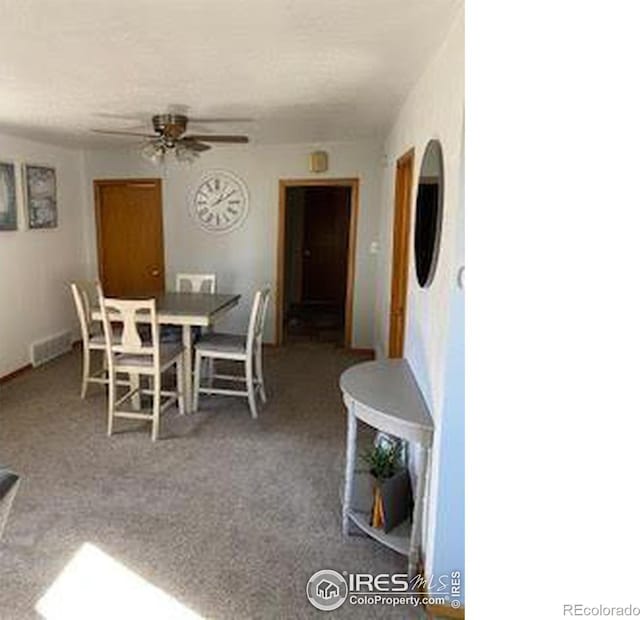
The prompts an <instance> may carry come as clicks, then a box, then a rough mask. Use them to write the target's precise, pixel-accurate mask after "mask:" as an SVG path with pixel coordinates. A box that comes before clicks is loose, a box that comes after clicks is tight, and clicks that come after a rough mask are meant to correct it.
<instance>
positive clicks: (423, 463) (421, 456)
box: [409, 444, 431, 579]
mask: <svg viewBox="0 0 640 620" xmlns="http://www.w3.org/2000/svg"><path fill="white" fill-rule="evenodd" d="M415 457H416V458H415V471H416V475H417V481H416V482H417V485H416V486H417V488H416V494H415V501H414V505H413V523H412V527H411V540H410V542H409V579H412V578H413V577H414V576H415V575H416V572H417V567H418V560H419V557H418V556H419V554H420V548H421V546H422V547H423V549H424V550H425V551H426V548H425V545H426V541H422V545H421V544H420V542H421V538H422V531H423V530H424V527H425V525H427V524H426V521H423V516H424V515H425V511H426V509H427V508H428V501H429V498H428V488H429V487H428V484H429V482H428V481H429V479H428V476H429V475H430V466H431V448H430V447H429V448H425V446H423V445H420V444H419V445H418V446H417V447H416V452H415ZM429 568H430V567H427V566H425V571H428V570H429ZM424 577H425V578H428V576H427V575H424Z"/></svg>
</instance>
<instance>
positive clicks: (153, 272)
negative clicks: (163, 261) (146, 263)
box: [151, 267, 160, 278]
mask: <svg viewBox="0 0 640 620" xmlns="http://www.w3.org/2000/svg"><path fill="white" fill-rule="evenodd" d="M151 275H152V276H153V277H154V278H157V277H158V276H159V275H160V270H159V269H158V268H157V267H152V268H151Z"/></svg>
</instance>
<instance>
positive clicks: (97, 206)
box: [93, 177, 166, 291]
mask: <svg viewBox="0 0 640 620" xmlns="http://www.w3.org/2000/svg"><path fill="white" fill-rule="evenodd" d="M137 183H139V184H144V185H150V184H152V185H154V186H155V187H156V188H157V189H158V194H159V196H160V215H161V217H160V246H161V250H162V290H163V291H164V290H165V285H166V283H165V280H166V272H165V268H166V264H165V256H164V209H163V205H164V203H163V199H162V179H160V178H150V177H149V178H147V177H145V178H135V179H94V180H93V204H94V218H95V222H96V254H97V260H98V277H99V278H100V281H102V279H103V277H102V268H103V263H104V248H103V245H102V231H101V229H100V222H101V221H102V218H101V217H100V210H101V209H102V204H101V202H100V188H102V187H109V186H110V185H122V184H127V185H135V184H137Z"/></svg>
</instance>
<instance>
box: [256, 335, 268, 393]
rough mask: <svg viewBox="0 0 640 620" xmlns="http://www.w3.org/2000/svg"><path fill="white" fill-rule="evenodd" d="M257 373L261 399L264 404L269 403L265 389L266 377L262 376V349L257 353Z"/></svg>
mask: <svg viewBox="0 0 640 620" xmlns="http://www.w3.org/2000/svg"><path fill="white" fill-rule="evenodd" d="M256 373H257V374H258V385H259V389H260V398H261V399H262V402H263V403H266V402H267V393H266V392H265V389H264V376H263V375H262V347H260V348H259V349H258V351H257V352H256Z"/></svg>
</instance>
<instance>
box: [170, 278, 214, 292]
mask: <svg viewBox="0 0 640 620" xmlns="http://www.w3.org/2000/svg"><path fill="white" fill-rule="evenodd" d="M176 290H177V291H178V292H179V293H209V294H211V295H213V294H214V293H215V292H216V274H215V273H179V274H178V275H177V276H176Z"/></svg>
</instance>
